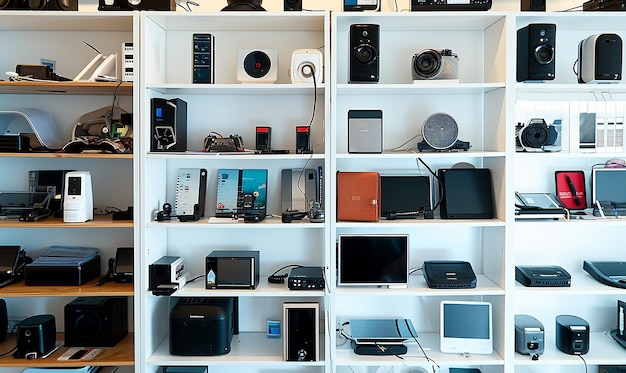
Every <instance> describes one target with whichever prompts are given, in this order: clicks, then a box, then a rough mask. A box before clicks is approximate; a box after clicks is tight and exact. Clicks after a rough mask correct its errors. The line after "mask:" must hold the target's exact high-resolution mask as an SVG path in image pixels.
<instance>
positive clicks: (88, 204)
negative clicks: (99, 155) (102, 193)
mask: <svg viewBox="0 0 626 373" xmlns="http://www.w3.org/2000/svg"><path fill="white" fill-rule="evenodd" d="M92 219H93V191H92V188H91V173H89V171H70V172H68V173H66V174H65V191H64V195H63V221H64V222H66V223H84V222H86V221H88V220H92Z"/></svg>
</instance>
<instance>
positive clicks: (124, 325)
mask: <svg viewBox="0 0 626 373" xmlns="http://www.w3.org/2000/svg"><path fill="white" fill-rule="evenodd" d="M63 312H64V318H65V343H64V345H65V346H66V347H82V346H84V347H113V346H115V345H116V344H117V343H118V342H119V341H121V340H122V339H123V338H124V337H125V336H126V335H127V334H128V298H127V297H78V298H76V299H74V300H73V301H71V302H70V303H68V304H66V305H65V307H64V310H63ZM96 326H98V327H96Z"/></svg>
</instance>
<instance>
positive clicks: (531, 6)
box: [520, 0, 546, 12]
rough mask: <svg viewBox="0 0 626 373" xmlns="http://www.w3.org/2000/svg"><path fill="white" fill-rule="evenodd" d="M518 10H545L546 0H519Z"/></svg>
mask: <svg viewBox="0 0 626 373" xmlns="http://www.w3.org/2000/svg"><path fill="white" fill-rule="evenodd" d="M520 10H521V11H522V12H525V11H530V12H545V11H546V0H521V2H520Z"/></svg>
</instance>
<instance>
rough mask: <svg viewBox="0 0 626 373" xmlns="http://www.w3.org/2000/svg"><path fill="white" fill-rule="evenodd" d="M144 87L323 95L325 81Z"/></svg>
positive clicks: (204, 92)
mask: <svg viewBox="0 0 626 373" xmlns="http://www.w3.org/2000/svg"><path fill="white" fill-rule="evenodd" d="M146 89H148V90H153V91H157V92H159V93H161V94H164V95H175V96H181V95H203V96H205V95H313V92H315V93H316V94H317V95H323V94H324V91H325V83H318V84H317V86H316V89H315V90H314V89H313V85H312V84H310V85H309V84H175V83H164V84H158V83H157V84H148V85H147V86H146Z"/></svg>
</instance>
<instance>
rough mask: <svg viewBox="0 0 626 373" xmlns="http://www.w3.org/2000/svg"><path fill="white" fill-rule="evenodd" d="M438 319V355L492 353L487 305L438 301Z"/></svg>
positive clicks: (489, 307) (490, 325)
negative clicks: (439, 353)
mask: <svg viewBox="0 0 626 373" xmlns="http://www.w3.org/2000/svg"><path fill="white" fill-rule="evenodd" d="M440 315H441V317H440V340H441V352H444V353H459V354H491V353H492V352H493V329H492V311H491V303H489V302H472V301H442V302H441V309H440Z"/></svg>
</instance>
